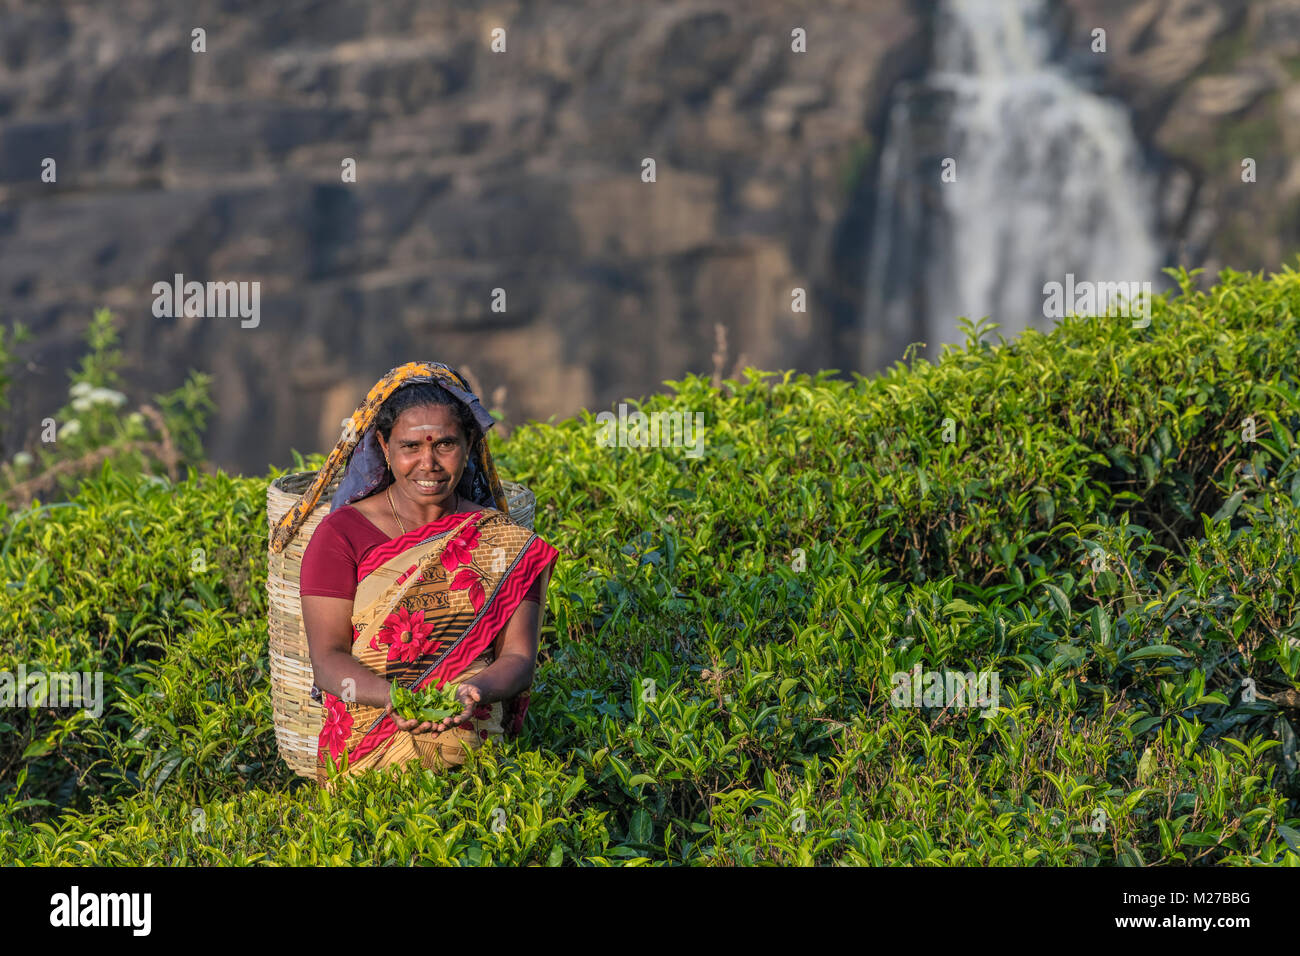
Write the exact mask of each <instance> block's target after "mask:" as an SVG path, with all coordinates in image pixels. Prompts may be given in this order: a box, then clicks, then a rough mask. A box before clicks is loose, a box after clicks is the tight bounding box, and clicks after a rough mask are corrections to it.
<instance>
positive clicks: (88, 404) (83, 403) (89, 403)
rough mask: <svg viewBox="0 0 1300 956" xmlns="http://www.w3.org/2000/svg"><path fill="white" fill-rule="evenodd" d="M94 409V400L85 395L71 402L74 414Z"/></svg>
mask: <svg viewBox="0 0 1300 956" xmlns="http://www.w3.org/2000/svg"><path fill="white" fill-rule="evenodd" d="M94 407H95V400H94V399H93V398H90V397H89V396H87V395H82V396H81V397H79V398H74V399H73V400H72V410H73V411H76V412H88V411H90V410H91V409H92V408H94Z"/></svg>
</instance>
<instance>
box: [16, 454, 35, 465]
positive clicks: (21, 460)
mask: <svg viewBox="0 0 1300 956" xmlns="http://www.w3.org/2000/svg"><path fill="white" fill-rule="evenodd" d="M35 460H36V459H34V458H33V457H32V456H31V454H30V453H29V452H25V451H20V452H19V453H18V454H16V455H14V464H15V465H17V466H18V467H19V468H26V467H27V466H28V465H30V464H31V463H32V462H33V461H35Z"/></svg>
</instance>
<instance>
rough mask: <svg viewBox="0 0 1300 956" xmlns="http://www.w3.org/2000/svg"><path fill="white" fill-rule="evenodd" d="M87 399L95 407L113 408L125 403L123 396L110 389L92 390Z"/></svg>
mask: <svg viewBox="0 0 1300 956" xmlns="http://www.w3.org/2000/svg"><path fill="white" fill-rule="evenodd" d="M87 397H88V398H89V399H90V400H91V401H92V402H94V403H95V404H96V405H112V406H113V407H114V408H117V407H119V406H120V405H122V403H123V402H125V401H126V396H125V395H123V394H122V393H121V392H118V391H115V390H113V389H111V388H97V389H94V390H93V391H92V392H91V393H90V395H89V396H87Z"/></svg>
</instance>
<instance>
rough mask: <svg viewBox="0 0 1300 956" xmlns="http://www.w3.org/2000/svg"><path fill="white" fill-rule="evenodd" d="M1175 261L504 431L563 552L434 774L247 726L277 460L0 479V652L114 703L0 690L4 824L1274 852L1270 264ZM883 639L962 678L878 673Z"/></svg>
mask: <svg viewBox="0 0 1300 956" xmlns="http://www.w3.org/2000/svg"><path fill="white" fill-rule="evenodd" d="M1177 278H1178V280H1179V283H1180V286H1181V293H1180V294H1179V295H1177V296H1169V295H1166V296H1164V297H1161V298H1160V299H1158V300H1156V301H1155V302H1154V303H1153V309H1152V321H1151V325H1150V326H1149V327H1148V328H1145V329H1134V328H1132V327H1131V325H1130V323H1129V320H1127V319H1115V318H1101V317H1072V318H1069V319H1066V320H1064V321H1063V322H1061V323H1060V324H1059V326H1058V327H1057V328H1056V329H1055V330H1054V331H1053V332H1052V333H1051V334H1050V335H1042V334H1039V333H1037V332H1028V333H1025V334H1024V335H1022V336H1020V337H1019V338H1018V339H1017V340H1015V341H1014V342H1007V341H1005V340H1004V339H1002V337H1001V336H999V337H998V339H999V341H998V344H996V345H995V344H991V343H990V342H988V341H985V338H986V332H987V329H986V328H985V327H984V326H983V325H978V326H969V325H968V339H967V342H966V345H965V347H964V348H961V349H950V350H948V351H946V352H945V354H944V355H943V356H941V357H940V359H939V360H938V361H937V362H935V363H933V364H931V363H925V362H918V363H915V364H914V365H913V366H911V367H907V366H906V365H905V364H903V363H899V364H898V365H897V366H895V367H894V368H892V369H890V370H889V371H887V372H886V373H884V374H882V375H879V376H876V377H873V378H870V379H864V378H862V377H858V376H855V377H854V378H853V380H852V381H847V380H841V379H836V378H833V377H832V376H831V375H830V374H828V373H821V374H818V375H816V376H806V375H795V374H793V373H785V374H783V375H777V376H775V377H774V376H771V375H764V374H762V373H758V372H755V371H752V370H750V371H748V372H747V373H746V380H745V381H743V382H742V381H729V382H727V383H724V386H723V387H722V388H715V387H713V386H712V385H711V384H710V383H709V381H708V380H707V379H705V378H702V377H695V376H692V377H688V378H687V379H685V380H683V381H680V382H670V383H668V384H669V385H670V386H671V387H672V388H673V394H671V395H661V396H656V397H654V398H651V399H648V400H647V401H645V402H644V404H643V405H642V408H643V409H644V410H645V411H647V412H653V411H656V410H670V409H673V410H678V411H689V412H692V413H693V412H697V411H699V412H703V413H704V415H705V421H706V444H705V451H704V455H703V457H701V458H698V459H692V458H688V457H686V456H685V455H684V454H683V453H682V450H681V449H662V448H640V449H637V448H604V447H599V446H598V445H597V444H596V442H595V436H596V434H597V426H596V423H595V421H594V418H593V413H592V412H586V413H584V414H583V415H581V416H580V417H578V418H575V419H571V420H568V421H564V422H560V423H557V424H546V425H543V424H532V425H527V426H523V427H519V428H516V429H515V430H514V431H513V432H512V434H511V435H510V437H509V439H508V440H507V441H504V442H499V443H497V444H495V445H494V449H495V451H496V454H497V456H498V463H499V466H500V468H501V471H502V473H503V474H505V475H508V476H509V477H511V478H513V479H515V480H519V481H522V482H524V483H525V484H527V485H528V486H529V487H530V488H531V489H532V490H533V491H534V492H535V493H536V494H537V497H538V514H537V530H538V532H539V533H540V534H542V535H543V536H544V537H546V538H547V539H548V540H549V541H551V542H552V543H553V544H554V545H555V546H556V547H557V548H559V549H560V551H561V560H560V562H559V564H558V566H557V569H556V573H555V577H554V579H553V580H552V583H551V585H550V589H549V592H548V595H547V601H548V614H547V623H546V626H545V628H544V632H543V640H542V650H541V654H540V666H539V670H538V676H537V680H536V682H535V684H534V696H533V705H532V708H531V709H530V711H529V716H528V719H527V721H526V726H525V730H524V733H523V735H522V736H521V737H520V738H519V739H517V740H515V741H512V742H508V743H506V742H497V741H494V742H492V743H491V744H489V745H488V746H487V747H485V748H484V750H483V751H482V752H481V754H479V755H478V756H477V757H475V758H473V759H472V760H471V762H470V764H469V765H467V766H466V767H465V768H462V769H461V770H460V771H454V772H452V773H449V774H447V775H443V776H438V775H434V774H431V773H426V772H423V771H419V770H415V769H410V770H407V771H405V772H403V773H401V774H370V775H363V776H361V777H359V778H357V779H354V780H345V781H343V785H342V786H341V787H340V788H339V790H338V791H337V792H335V793H334V794H332V795H331V794H327V793H324V792H322V791H320V790H319V789H318V788H317V787H316V786H315V785H314V784H312V783H310V782H307V781H303V780H301V779H299V778H296V777H294V776H293V775H292V774H291V773H290V772H289V771H288V770H287V768H286V767H285V765H284V764H283V763H282V762H281V761H280V760H279V759H278V755H277V752H276V747H275V740H274V734H273V729H272V723H271V711H270V702H269V687H268V681H269V677H268V665H267V659H266V600H265V583H266V560H265V555H266V515H265V492H266V484H267V482H268V481H269V480H271V479H272V478H274V477H276V476H277V475H278V474H280V472H275V473H273V474H271V475H269V476H264V477H254V478H242V477H232V476H227V475H222V474H218V475H216V476H210V475H203V474H200V473H198V472H195V471H194V470H191V471H190V473H189V475H188V476H187V478H186V480H185V481H183V482H177V483H175V484H174V485H172V484H167V485H163V484H159V483H157V482H153V483H149V482H141V481H140V480H138V479H135V478H131V477H126V476H122V475H119V474H117V473H115V472H113V471H112V470H111V469H105V470H104V471H103V473H101V474H100V475H99V476H97V477H96V478H94V479H92V480H89V481H87V482H85V483H84V484H83V485H82V487H81V488H80V490H79V491H78V492H77V494H76V496H75V497H74V498H73V499H72V500H71V501H69V502H67V503H61V504H59V505H46V506H38V507H34V508H32V509H27V510H25V511H22V512H11V511H5V512H0V520H2V521H3V525H2V526H0V527H2V528H3V531H4V534H5V539H4V543H3V545H2V546H0V565H3V573H4V578H5V580H6V581H7V582H9V583H8V584H7V585H6V600H5V603H4V606H3V609H2V611H0V613H2V614H3V618H2V619H0V625H2V626H0V669H7V670H10V671H13V670H14V669H15V668H16V667H17V664H18V662H20V661H21V662H25V664H26V667H27V669H28V670H29V671H32V670H38V669H44V670H65V671H66V670H94V669H101V670H103V671H104V672H105V675H106V682H105V695H106V698H107V700H108V703H107V704H106V710H105V713H104V715H103V717H102V718H101V719H99V720H92V719H90V718H88V717H87V716H86V715H84V714H81V713H74V714H72V715H71V716H69V715H68V712H67V711H66V710H63V711H60V710H58V709H56V708H42V707H35V708H31V709H27V710H14V711H11V712H10V713H9V716H7V717H6V718H5V719H6V720H7V721H8V722H9V723H7V724H6V726H5V727H4V728H3V730H4V731H5V733H4V737H3V741H0V781H2V782H0V800H3V801H4V803H5V806H4V813H3V814H2V815H0V860H7V861H14V862H20V863H78V862H92V863H104V864H112V863H132V864H163V865H167V864H229V863H234V864H245V863H281V864H295V863H359V862H364V863H384V864H401V865H405V864H408V863H444V862H447V863H451V862H460V863H465V864H476V863H503V864H511V865H514V864H522V863H540V864H558V863H561V862H564V863H579V864H584V865H605V864H611V863H613V864H644V863H686V864H706V865H735V864H752V863H782V864H818V865H825V864H847V865H853V864H896V863H904V864H958V865H989V864H1011V865H1026V864H1036V863H1042V864H1071V865H1096V864H1102V865H1114V864H1120V865H1144V864H1155V863H1179V864H1184V863H1185V864H1196V865H1204V864H1230V865H1246V864H1278V865H1289V866H1296V865H1300V832H1298V831H1300V819H1297V816H1298V814H1300V802H1298V801H1300V773H1298V772H1297V760H1296V738H1295V722H1296V719H1297V710H1298V709H1300V679H1298V676H1297V675H1298V672H1300V615H1298V613H1297V607H1298V602H1300V570H1297V562H1296V554H1297V542H1298V540H1300V449H1298V448H1297V445H1296V441H1295V432H1296V429H1297V425H1300V391H1298V389H1300V385H1298V383H1300V354H1297V352H1296V349H1295V343H1296V341H1297V340H1300V336H1298V332H1300V328H1298V326H1300V318H1298V317H1297V316H1300V276H1297V275H1296V274H1295V273H1294V272H1292V271H1290V270H1285V271H1283V272H1282V273H1281V274H1279V275H1274V276H1271V277H1268V278H1264V277H1262V276H1249V275H1242V274H1239V273H1234V272H1231V271H1227V272H1224V273H1223V274H1221V276H1220V279H1219V283H1218V285H1216V286H1215V287H1214V288H1213V289H1211V290H1210V291H1209V292H1198V291H1196V290H1195V289H1194V287H1193V283H1192V276H1190V275H1189V274H1187V273H1179V274H1178V276H1177ZM773 378H775V380H771V379H773ZM946 419H947V420H949V421H945V420H946ZM1247 419H1249V420H1250V422H1249V424H1247V421H1246V420H1247ZM321 461H322V457H321V456H319V455H316V456H312V457H311V458H310V459H308V460H307V462H306V465H307V466H309V467H313V468H314V467H318V466H319V464H320V462H321ZM917 666H919V667H920V668H921V669H922V670H923V671H940V670H955V671H961V672H972V673H973V672H980V671H986V672H992V673H995V674H997V675H998V676H999V678H1000V688H999V699H998V701H997V703H998V706H997V708H996V710H992V709H990V710H989V712H988V714H987V716H983V715H982V713H981V711H980V710H978V709H974V708H966V707H961V706H943V705H941V704H940V705H936V706H930V705H929V702H926V705H925V706H921V707H910V706H894V702H893V691H894V683H895V680H896V678H895V675H897V674H905V673H909V672H911V671H912V669H913V668H914V667H917Z"/></svg>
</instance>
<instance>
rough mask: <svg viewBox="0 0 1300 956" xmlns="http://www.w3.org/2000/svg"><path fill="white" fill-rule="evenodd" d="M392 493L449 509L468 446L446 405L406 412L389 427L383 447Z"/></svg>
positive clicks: (382, 439) (381, 443)
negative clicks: (447, 506) (391, 483)
mask: <svg viewBox="0 0 1300 956" xmlns="http://www.w3.org/2000/svg"><path fill="white" fill-rule="evenodd" d="M379 444H380V446H381V447H382V448H383V449H384V452H385V453H386V454H387V455H388V462H389V467H391V468H392V470H393V477H394V478H395V479H396V482H395V484H396V486H397V487H396V489H395V490H396V491H397V492H399V493H401V494H404V495H406V496H408V497H409V498H410V499H411V500H412V501H414V502H417V503H419V504H436V505H444V504H445V505H450V504H451V503H452V502H453V500H454V499H453V497H452V496H453V494H454V493H455V488H456V485H457V484H458V483H459V482H460V476H461V474H462V473H463V472H464V471H465V465H466V463H467V462H468V461H469V442H468V440H467V439H466V437H465V434H464V432H463V431H461V427H460V419H459V418H457V416H456V412H455V410H454V409H452V408H451V407H450V406H447V405H424V406H417V407H415V408H408V409H406V410H405V411H404V412H402V413H401V415H399V416H398V418H397V421H396V422H395V423H394V424H393V431H392V434H390V435H389V436H388V441H387V443H385V442H384V436H383V435H380V436H379Z"/></svg>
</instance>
